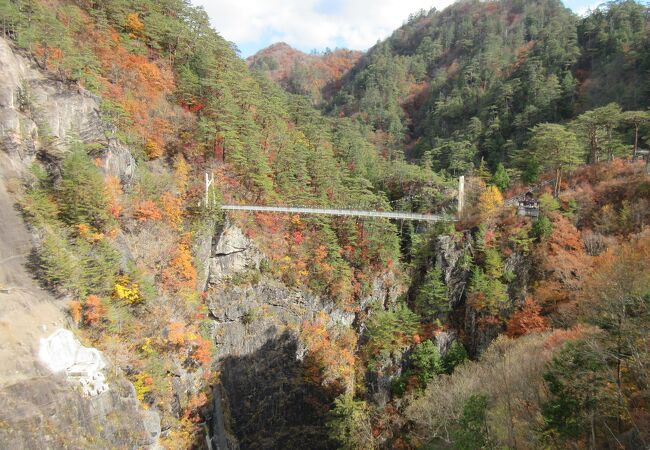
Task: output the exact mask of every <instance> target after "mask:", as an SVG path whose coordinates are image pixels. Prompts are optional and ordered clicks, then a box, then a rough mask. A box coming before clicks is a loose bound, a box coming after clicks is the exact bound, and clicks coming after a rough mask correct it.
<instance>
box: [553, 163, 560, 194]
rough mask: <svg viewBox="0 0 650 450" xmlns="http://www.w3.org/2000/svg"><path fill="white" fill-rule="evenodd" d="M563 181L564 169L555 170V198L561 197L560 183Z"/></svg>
mask: <svg viewBox="0 0 650 450" xmlns="http://www.w3.org/2000/svg"><path fill="white" fill-rule="evenodd" d="M561 181H562V169H560V168H559V167H558V168H557V169H555V189H554V191H553V196H554V197H555V198H557V197H559V195H560V182H561Z"/></svg>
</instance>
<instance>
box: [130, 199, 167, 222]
mask: <svg viewBox="0 0 650 450" xmlns="http://www.w3.org/2000/svg"><path fill="white" fill-rule="evenodd" d="M134 216H135V218H136V220H137V221H138V222H146V221H147V220H160V219H162V212H161V211H160V209H158V206H157V205H156V203H155V202H154V201H152V200H144V201H143V202H140V204H138V206H137V207H136V210H135V214H134Z"/></svg>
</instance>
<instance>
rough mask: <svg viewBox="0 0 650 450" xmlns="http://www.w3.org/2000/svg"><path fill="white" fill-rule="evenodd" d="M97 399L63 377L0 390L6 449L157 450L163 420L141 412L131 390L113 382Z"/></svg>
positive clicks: (0, 417) (0, 434)
mask: <svg viewBox="0 0 650 450" xmlns="http://www.w3.org/2000/svg"><path fill="white" fill-rule="evenodd" d="M111 386H112V389H111V390H110V391H108V392H104V393H102V394H101V395H98V396H95V397H87V396H85V395H80V393H78V392H76V391H75V390H72V389H70V384H69V383H68V382H66V381H65V380H64V379H63V377H54V376H50V377H42V378H38V379H33V380H29V381H22V382H19V383H16V384H13V385H11V386H8V387H5V388H3V389H0V442H1V443H2V447H3V448H14V449H36V448H43V449H45V448H122V449H131V448H149V449H154V448H158V445H157V441H158V436H159V435H160V418H159V417H157V414H156V413H155V412H149V411H144V410H142V409H140V407H139V403H138V400H137V398H136V395H135V391H134V389H133V385H131V384H130V383H128V382H125V381H117V380H113V381H112V382H111Z"/></svg>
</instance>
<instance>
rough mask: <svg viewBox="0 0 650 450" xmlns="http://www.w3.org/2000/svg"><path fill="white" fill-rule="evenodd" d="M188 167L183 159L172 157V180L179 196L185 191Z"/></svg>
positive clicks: (181, 156) (179, 156)
mask: <svg viewBox="0 0 650 450" xmlns="http://www.w3.org/2000/svg"><path fill="white" fill-rule="evenodd" d="M189 173H190V166H189V164H187V161H186V160H185V157H184V156H183V155H181V154H178V155H176V156H175V157H174V180H175V181H176V187H177V188H178V192H179V193H180V194H184V193H185V191H187V182H188V181H189Z"/></svg>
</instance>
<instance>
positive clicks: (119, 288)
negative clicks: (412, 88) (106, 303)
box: [113, 275, 142, 305]
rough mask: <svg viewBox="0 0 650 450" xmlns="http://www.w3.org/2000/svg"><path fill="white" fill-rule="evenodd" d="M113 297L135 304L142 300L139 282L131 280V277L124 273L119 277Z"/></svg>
mask: <svg viewBox="0 0 650 450" xmlns="http://www.w3.org/2000/svg"><path fill="white" fill-rule="evenodd" d="M113 297H114V298H116V299H119V300H122V301H124V302H125V303H127V304H129V305H133V304H136V303H139V302H141V301H142V296H141V295H140V289H139V286H138V284H137V283H133V282H131V280H129V277H128V276H126V275H123V276H121V277H119V278H118V279H117V282H116V283H115V286H114V287H113Z"/></svg>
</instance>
